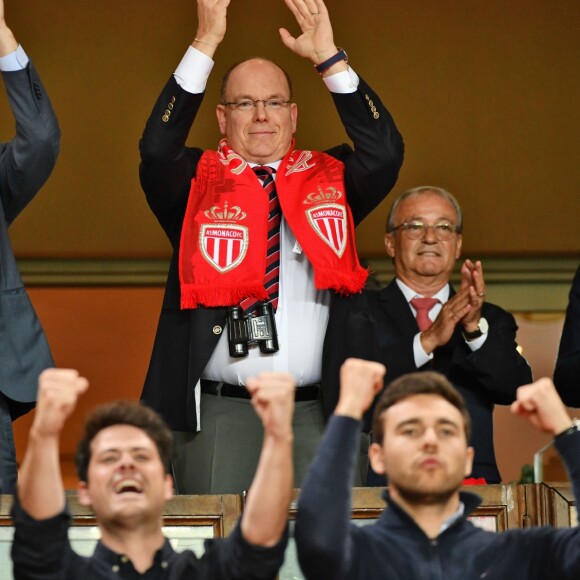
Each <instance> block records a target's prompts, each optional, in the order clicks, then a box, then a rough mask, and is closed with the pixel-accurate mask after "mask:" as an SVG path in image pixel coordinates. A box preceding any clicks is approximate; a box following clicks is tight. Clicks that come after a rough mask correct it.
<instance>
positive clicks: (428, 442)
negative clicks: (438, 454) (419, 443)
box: [423, 427, 439, 449]
mask: <svg viewBox="0 0 580 580" xmlns="http://www.w3.org/2000/svg"><path fill="white" fill-rule="evenodd" d="M438 442H439V440H438V437H437V433H436V431H435V429H434V428H432V427H429V428H427V429H425V431H424V433H423V445H424V447H425V448H427V449H434V448H436V447H437V444H438Z"/></svg>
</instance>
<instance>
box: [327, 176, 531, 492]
mask: <svg viewBox="0 0 580 580" xmlns="http://www.w3.org/2000/svg"><path fill="white" fill-rule="evenodd" d="M461 244H462V213H461V208H460V206H459V204H458V202H457V200H456V199H455V198H454V197H453V196H452V195H451V194H450V193H449V192H447V191H446V190H444V189H441V188H439V187H419V188H415V189H411V190H409V191H406V192H405V193H403V194H402V195H401V196H400V197H399V198H398V199H397V200H396V201H395V202H394V204H393V206H392V208H391V210H390V213H389V217H388V222H387V233H386V234H385V247H386V250H387V254H388V255H389V256H390V257H391V258H392V260H393V262H394V266H395V272H396V278H395V279H394V280H393V281H391V283H390V284H389V285H388V286H387V287H386V288H383V289H382V290H380V291H378V292H377V291H370V290H368V291H365V292H363V294H362V295H358V296H355V297H353V298H351V299H349V298H343V299H340V300H336V301H335V302H334V304H333V310H332V313H331V317H330V323H329V330H328V332H329V334H330V335H332V333H333V332H340V334H341V335H342V336H343V337H344V342H343V344H342V345H337V344H327V345H325V352H324V363H323V369H324V372H325V374H326V376H325V377H324V378H323V387H324V400H325V409H326V411H327V412H328V413H330V412H331V411H332V409H333V408H334V405H335V404H336V401H337V395H338V392H337V390H336V389H335V387H333V385H334V386H335V385H338V369H339V368H340V365H341V364H342V362H343V361H344V360H346V358H348V357H349V356H355V357H359V358H367V359H370V360H377V361H379V362H381V363H383V364H384V365H385V366H386V367H387V381H388V383H390V382H391V381H392V380H394V379H396V378H397V377H399V376H401V375H403V374H405V373H409V372H413V371H417V370H419V371H424V370H435V371H439V372H440V373H442V374H444V375H445V376H446V377H447V378H448V379H449V380H450V381H451V382H452V383H453V384H454V386H455V387H456V388H457V389H458V390H459V391H460V392H461V394H462V395H463V396H464V398H465V400H466V402H467V407H468V409H469V413H470V415H471V419H472V421H473V425H474V428H473V434H472V440H471V445H472V446H473V447H474V448H475V450H476V453H475V462H474V466H473V473H472V476H473V477H478V478H479V477H483V478H485V480H486V481H487V482H488V483H496V482H499V481H500V474H499V471H498V468H497V465H496V460H495V453H494V446H493V408H494V405H495V404H502V405H507V404H510V403H512V402H513V401H514V398H515V393H516V389H517V387H518V386H520V385H523V384H527V383H530V382H531V381H532V373H531V369H530V367H529V365H528V364H527V362H526V360H525V359H524V358H523V357H522V356H521V355H520V354H519V353H518V351H517V350H516V346H517V345H516V341H515V338H516V330H517V326H516V323H515V320H514V318H513V316H512V315H511V314H509V313H508V312H506V311H505V310H503V309H502V308H500V307H499V306H496V305H494V304H490V303H488V302H485V282H484V278H483V270H482V266H481V262H475V263H474V262H472V261H471V260H466V261H465V262H464V263H463V265H462V266H461V285H460V288H459V289H458V290H457V291H456V290H455V289H454V288H453V287H452V286H451V285H450V283H449V279H450V277H451V274H452V272H453V269H454V267H455V262H456V260H457V259H458V258H459V256H460V254H461ZM423 297H428V298H433V299H435V300H434V305H433V307H432V309H431V310H430V311H429V312H428V313H427V316H428V318H429V322H428V323H427V324H428V325H429V326H428V327H427V326H425V327H424V330H420V326H419V322H418V319H416V317H415V316H416V314H417V312H418V310H417V308H416V307H415V306H413V305H412V304H411V302H415V298H423ZM419 317H420V316H419ZM388 383H387V388H388ZM369 482H371V483H375V480H374V479H373V474H371V476H370V478H369ZM376 483H379V481H376Z"/></svg>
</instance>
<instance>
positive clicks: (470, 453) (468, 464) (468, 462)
mask: <svg viewBox="0 0 580 580" xmlns="http://www.w3.org/2000/svg"><path fill="white" fill-rule="evenodd" d="M474 456H475V451H474V449H473V447H468V448H467V453H466V455H465V473H464V475H465V477H467V476H468V475H469V474H470V473H471V470H472V469H473V458H474Z"/></svg>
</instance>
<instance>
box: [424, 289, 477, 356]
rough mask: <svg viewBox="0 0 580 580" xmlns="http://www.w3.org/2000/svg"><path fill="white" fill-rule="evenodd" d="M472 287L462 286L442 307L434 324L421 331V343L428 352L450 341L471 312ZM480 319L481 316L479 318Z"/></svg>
mask: <svg viewBox="0 0 580 580" xmlns="http://www.w3.org/2000/svg"><path fill="white" fill-rule="evenodd" d="M470 288H471V287H465V288H461V289H460V290H459V292H457V294H455V295H454V296H452V297H451V298H450V299H449V300H448V301H447V302H446V303H445V304H443V307H442V308H441V311H440V312H439V314H438V315H437V318H436V319H435V320H434V321H433V324H432V325H431V326H430V327H429V328H428V329H427V330H425V331H423V332H422V333H421V344H422V346H423V348H424V350H425V352H426V353H429V354H430V353H432V352H433V351H434V350H435V349H436V348H437V347H439V346H443V345H445V344H447V343H448V342H449V340H450V339H451V337H452V336H453V332H454V331H455V327H456V326H457V325H458V324H459V323H460V322H461V321H462V320H464V318H465V317H466V316H467V315H468V314H469V313H470V311H471V309H472V304H471V290H470ZM478 320H479V318H478Z"/></svg>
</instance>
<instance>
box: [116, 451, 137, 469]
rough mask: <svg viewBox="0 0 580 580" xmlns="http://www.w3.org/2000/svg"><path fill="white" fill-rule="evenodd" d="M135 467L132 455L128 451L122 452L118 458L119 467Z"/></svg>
mask: <svg viewBox="0 0 580 580" xmlns="http://www.w3.org/2000/svg"><path fill="white" fill-rule="evenodd" d="M134 467H135V460H134V459H133V455H132V454H131V453H129V452H127V453H123V454H122V455H121V457H120V458H119V469H122V470H131V469H134Z"/></svg>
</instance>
